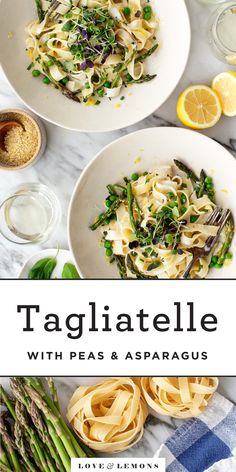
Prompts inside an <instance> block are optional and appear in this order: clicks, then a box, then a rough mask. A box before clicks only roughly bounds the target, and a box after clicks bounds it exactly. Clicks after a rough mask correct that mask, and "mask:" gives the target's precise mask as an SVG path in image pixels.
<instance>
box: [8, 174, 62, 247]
mask: <svg viewBox="0 0 236 472" xmlns="http://www.w3.org/2000/svg"><path fill="white" fill-rule="evenodd" d="M60 219H61V209H60V204H59V201H58V199H57V197H56V195H55V194H54V193H53V192H52V191H51V190H50V189H49V188H48V187H46V185H43V184H40V183H25V184H21V185H19V186H17V187H14V188H12V189H11V190H10V191H9V193H8V194H7V195H6V196H5V198H4V200H3V201H2V202H1V203H0V234H1V235H2V236H4V237H5V238H6V239H7V240H8V241H11V242H13V243H16V244H33V243H42V242H45V241H47V240H48V239H49V237H50V236H51V234H52V233H53V231H54V230H55V229H56V227H57V225H58V224H59V222H60Z"/></svg>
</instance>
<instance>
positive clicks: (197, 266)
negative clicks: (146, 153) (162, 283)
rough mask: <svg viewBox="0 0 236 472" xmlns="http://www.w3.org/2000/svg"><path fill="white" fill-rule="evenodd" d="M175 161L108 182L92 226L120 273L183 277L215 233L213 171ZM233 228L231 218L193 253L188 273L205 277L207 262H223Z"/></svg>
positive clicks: (209, 264) (155, 277) (218, 265)
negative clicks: (101, 208) (209, 248)
mask: <svg viewBox="0 0 236 472" xmlns="http://www.w3.org/2000/svg"><path fill="white" fill-rule="evenodd" d="M174 162H175V165H159V166H156V167H155V168H154V169H152V170H149V171H148V172H142V173H139V174H138V173H134V174H133V175H131V177H130V178H125V179H124V180H125V181H124V182H119V183H114V184H113V183H112V184H109V185H108V186H107V188H108V191H109V195H108V196H107V198H106V200H105V205H106V207H108V209H107V211H106V212H105V213H102V214H100V215H99V216H98V218H97V219H95V222H94V223H93V224H92V225H91V226H90V228H91V229H92V230H93V231H94V230H95V229H97V228H98V227H100V228H101V234H102V237H101V242H102V245H103V246H104V248H105V255H106V256H107V257H109V258H110V259H109V260H110V262H113V261H114V262H115V263H116V264H117V267H118V269H119V272H120V275H121V277H122V278H139V279H158V278H161V279H178V278H181V276H182V275H183V273H184V272H185V270H186V268H187V267H188V266H189V264H190V263H191V261H192V259H193V251H194V250H195V249H196V248H200V249H201V248H204V246H205V245H206V242H207V241H208V240H209V239H210V240H214V238H215V237H216V235H217V233H218V227H217V221H216V219H213V220H211V216H212V214H213V212H214V209H215V207H216V203H215V201H216V200H215V190H214V184H213V179H212V177H210V176H207V175H206V174H205V172H204V171H203V170H202V171H201V175H200V177H198V176H197V175H196V174H195V173H194V172H193V171H192V170H191V169H189V168H188V167H187V166H186V165H185V164H183V163H182V162H180V161H177V160H174ZM233 234H234V223H233V219H232V218H231V221H229V222H228V223H227V225H225V228H224V230H223V231H222V232H221V235H220V238H216V239H215V244H213V247H212V251H211V252H210V253H209V254H207V255H204V254H203V255H202V256H201V257H199V258H198V259H196V261H195V263H194V264H193V267H192V269H191V271H190V277H191V278H202V279H203V278H205V277H206V276H207V274H208V272H209V270H210V269H211V267H217V268H220V267H222V266H223V263H224V260H225V257H226V251H228V250H229V248H230V245H231V243H232V238H233ZM226 248H227V249H226ZM228 256H229V257H230V254H228Z"/></svg>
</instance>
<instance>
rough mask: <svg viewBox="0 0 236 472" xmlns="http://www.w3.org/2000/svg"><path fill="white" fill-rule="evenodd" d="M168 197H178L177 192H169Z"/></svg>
mask: <svg viewBox="0 0 236 472" xmlns="http://www.w3.org/2000/svg"><path fill="white" fill-rule="evenodd" d="M167 197H168V198H176V197H175V194H174V193H173V192H167Z"/></svg>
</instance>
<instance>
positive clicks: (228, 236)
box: [217, 213, 235, 265]
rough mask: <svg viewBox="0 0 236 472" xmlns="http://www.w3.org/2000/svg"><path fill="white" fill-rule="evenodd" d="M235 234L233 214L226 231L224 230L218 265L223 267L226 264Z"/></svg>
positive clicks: (218, 254)
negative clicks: (226, 257)
mask: <svg viewBox="0 0 236 472" xmlns="http://www.w3.org/2000/svg"><path fill="white" fill-rule="evenodd" d="M234 233H235V227H234V219H233V215H232V213H231V215H230V217H229V219H228V221H227V223H226V225H225V227H224V229H223V234H224V237H225V239H224V241H223V243H222V246H221V247H220V249H219V251H218V253H217V256H218V261H217V264H219V265H222V264H224V261H225V256H226V254H227V252H229V249H230V246H231V244H232V241H233V237H234Z"/></svg>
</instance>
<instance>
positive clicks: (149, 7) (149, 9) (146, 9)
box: [143, 5, 152, 13]
mask: <svg viewBox="0 0 236 472" xmlns="http://www.w3.org/2000/svg"><path fill="white" fill-rule="evenodd" d="M143 11H144V13H150V12H151V11H152V7H151V6H150V5H146V6H145V7H144V9H143Z"/></svg>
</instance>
